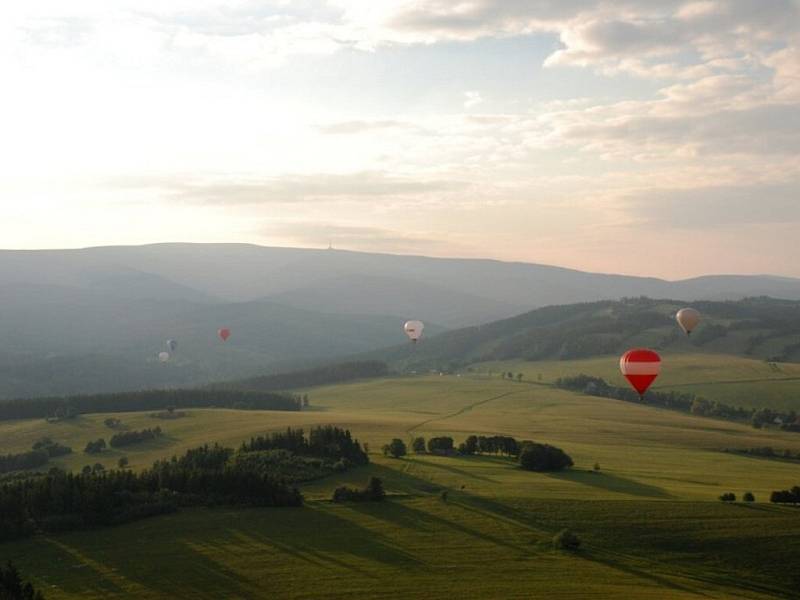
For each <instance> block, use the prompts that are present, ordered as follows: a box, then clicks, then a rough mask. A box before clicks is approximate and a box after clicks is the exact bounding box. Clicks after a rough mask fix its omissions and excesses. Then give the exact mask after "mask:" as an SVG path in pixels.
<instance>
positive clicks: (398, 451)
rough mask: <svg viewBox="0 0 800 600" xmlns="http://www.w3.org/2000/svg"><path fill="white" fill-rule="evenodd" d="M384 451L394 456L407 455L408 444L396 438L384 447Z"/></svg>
mask: <svg viewBox="0 0 800 600" xmlns="http://www.w3.org/2000/svg"><path fill="white" fill-rule="evenodd" d="M383 453H384V455H386V456H391V457H392V458H400V457H401V456H405V455H406V444H405V442H404V441H403V440H401V439H400V438H394V439H393V440H392V441H391V442H390V443H388V444H386V445H385V446H384V447H383Z"/></svg>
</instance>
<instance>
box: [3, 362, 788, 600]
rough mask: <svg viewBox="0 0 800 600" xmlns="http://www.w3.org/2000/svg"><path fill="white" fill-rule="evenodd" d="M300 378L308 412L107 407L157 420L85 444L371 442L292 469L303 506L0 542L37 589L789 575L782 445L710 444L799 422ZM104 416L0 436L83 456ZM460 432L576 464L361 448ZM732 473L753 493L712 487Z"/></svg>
mask: <svg viewBox="0 0 800 600" xmlns="http://www.w3.org/2000/svg"><path fill="white" fill-rule="evenodd" d="M686 360H687V361H689V362H691V359H689V358H687V359H686ZM586 364H589V361H587V363H586ZM596 364H597V366H598V368H601V365H602V364H603V361H597V363H596ZM559 365H561V366H563V367H564V368H567V369H569V372H570V373H575V372H579V370H577V371H576V367H575V363H541V364H533V365H532V364H531V363H528V364H527V367H528V368H529V370H527V371H526V370H525V367H526V365H525V364H520V365H509V364H508V363H506V364H505V367H507V368H506V370H514V371H515V372H519V371H522V372H524V373H526V378H528V379H530V380H536V375H537V374H538V373H539V372H541V373H543V380H544V381H549V380H551V379H552V378H554V377H557V376H558V375H559V374H560V373H559V371H558V368H559ZM496 368H497V370H499V366H498V367H496ZM717 368H718V371H717V372H713V365H709V366H708V369H711V370H712V371H711V374H709V372H702V373H700V374H699V376H698V377H699V381H702V380H703V378H706V377H717V373H719V374H721V375H729V374H730V370H729V371H726V370H725V368H724V365H721V366H718V367H717ZM598 373H601V374H602V373H605V371H604V372H599V371H598ZM684 376H685V377H687V378H688V377H689V374H685V375H684ZM742 378H744V379H747V377H742ZM711 381H716V379H712V380H711ZM678 383H679V382H678ZM309 395H310V398H311V403H312V410H309V411H306V412H302V413H287V412H269V411H263V412H257V411H228V410H189V411H188V412H189V416H187V417H186V418H183V419H177V420H174V421H161V420H157V419H153V418H151V417H149V416H148V415H146V414H135V413H132V414H121V415H116V416H119V417H120V418H122V420H123V422H124V423H125V424H126V425H127V426H128V427H130V428H131V429H139V428H142V427H153V426H155V425H160V426H161V427H162V428H163V429H164V430H165V432H166V434H167V435H166V436H165V437H164V438H162V439H160V440H158V441H157V442H153V443H149V444H144V445H140V446H130V447H128V448H126V449H125V451H124V452H117V451H114V452H109V453H108V454H103V455H101V457H100V458H99V462H103V463H105V464H106V465H107V466H112V465H113V464H115V463H116V460H117V459H118V458H119V456H122V455H125V456H127V457H129V459H130V461H131V465H132V466H133V467H134V468H140V467H144V466H146V465H149V464H150V463H151V462H152V461H153V460H154V459H156V458H161V457H164V456H169V455H172V454H177V453H180V452H182V450H183V449H185V448H187V447H193V446H197V445H198V444H201V443H204V442H207V441H220V442H224V443H226V444H231V445H235V444H237V443H238V442H240V441H241V440H243V439H245V438H247V437H249V436H251V435H253V434H255V433H263V432H265V431H268V430H272V429H279V428H283V427H286V426H288V425H292V426H304V427H308V426H310V425H312V424H325V423H332V424H337V425H340V426H346V427H349V428H350V429H351V430H353V432H354V433H355V435H356V436H357V437H358V438H359V439H360V440H361V441H364V442H367V443H368V444H369V445H370V447H371V459H372V461H373V464H372V465H370V466H369V467H363V468H360V469H356V470H352V471H350V472H348V473H345V474H343V475H340V476H335V477H330V478H327V479H323V480H319V481H316V482H313V483H311V484H308V485H306V486H305V487H304V493H305V496H306V499H307V503H306V506H305V507H304V508H299V509H290V508H285V509H237V510H232V509H224V508H218V509H192V510H182V511H181V512H179V513H178V514H176V515H169V516H163V517H157V518H152V519H148V520H144V521H139V522H135V523H131V524H128V525H124V526H120V527H115V528H108V529H102V530H96V531H83V532H73V533H68V534H62V535H50V536H44V535H43V536H38V537H35V538H32V539H28V540H24V541H21V542H15V543H7V544H3V545H0V559H3V560H4V559H6V558H13V559H14V561H15V562H16V563H18V565H19V566H20V568H21V569H22V570H23V572H25V573H26V574H27V575H29V576H30V577H32V578H33V579H34V581H35V582H36V583H38V584H40V585H42V586H43V588H44V590H45V591H46V592H47V595H48V598H109V597H112V598H113V597H116V598H125V597H130V598H163V597H175V598H187V599H188V598H209V599H211V598H257V597H264V598H298V599H299V598H344V597H353V596H354V595H360V596H361V597H365V598H396V597H407V598H430V597H437V596H443V595H447V596H454V597H457V596H460V595H469V596H470V597H478V598H597V597H613V598H785V597H793V596H792V594H793V593H795V592H793V591H792V590H798V589H800V587H798V586H800V578H799V577H798V576H797V572H798V567H800V558H798V557H799V556H800V513H798V511H797V510H796V509H793V508H791V507H778V506H773V505H770V504H769V503H767V502H766V500H767V497H768V494H769V492H770V491H771V490H774V489H783V488H786V487H790V486H792V485H797V484H800V462H792V461H782V460H766V459H757V458H750V457H744V456H739V455H734V454H726V453H723V452H721V450H722V449H724V448H749V447H754V446H768V445H769V446H773V447H775V448H780V449H783V448H788V449H791V450H793V451H795V452H796V451H800V434H792V433H786V432H781V431H778V430H775V429H769V430H755V429H752V428H751V427H749V426H746V425H742V424H738V423H732V422H726V421H719V420H712V419H706V418H700V417H693V416H690V415H684V414H681V413H677V412H672V411H666V410H659V409H654V408H650V407H646V406H641V405H637V404H631V403H624V402H619V401H616V400H608V399H603V398H595V397H589V396H583V395H580V394H574V393H570V392H566V391H563V390H556V389H553V388H552V387H549V386H546V385H530V384H526V383H524V382H523V383H512V382H508V381H502V380H500V379H499V378H498V377H493V378H489V377H486V376H485V375H470V376H468V375H462V376H460V377H458V376H455V375H453V376H441V377H440V376H420V377H405V378H395V379H381V380H374V381H363V382H356V383H351V384H346V385H337V386H329V387H321V388H315V389H311V390H309ZM104 418H105V415H88V416H83V417H80V418H78V419H76V420H75V421H68V422H61V423H55V424H48V423H45V422H44V421H20V422H10V423H2V424H0V440H2V443H1V445H0V451H2V452H10V451H18V450H23V449H26V448H29V447H30V444H32V443H33V441H35V440H36V439H37V438H38V437H41V436H42V435H49V436H50V437H52V438H53V439H54V440H55V441H58V442H60V443H65V444H68V445H71V446H72V447H73V448H74V449H76V450H77V451H78V452H77V453H75V454H73V455H71V456H68V457H65V458H64V459H59V461H56V464H62V465H63V466H66V467H68V468H80V467H81V466H82V465H84V464H93V463H94V462H97V461H98V459H97V458H96V457H94V456H91V457H90V456H87V455H84V454H82V452H81V451H80V450H81V449H82V448H83V446H84V445H85V444H86V442H87V441H88V440H90V439H94V438H97V437H106V438H108V437H110V434H111V433H112V432H111V430H109V429H108V428H106V427H105V426H104V425H103V419H104ZM472 433H477V434H481V433H486V434H494V433H498V434H507V435H513V436H515V437H517V438H519V439H533V440H536V441H541V442H548V443H552V444H555V445H557V446H560V447H562V448H564V449H565V450H566V451H567V452H568V453H569V454H570V455H571V456H572V457H573V459H574V460H575V463H576V465H575V467H574V468H573V469H572V470H571V471H568V472H564V473H559V474H539V473H530V472H525V471H521V470H520V469H518V468H517V467H516V465H515V464H514V463H513V461H511V460H508V459H504V458H499V457H492V456H478V457H459V458H447V457H435V456H427V455H421V456H409V457H407V458H405V459H398V460H393V459H387V458H384V457H383V456H381V455H380V454H379V453H378V449H379V448H380V447H381V446H382V445H383V444H384V443H386V442H387V441H389V439H391V438H392V437H401V438H404V439H406V440H410V439H411V438H412V437H413V436H415V435H423V436H426V437H429V436H431V435H440V434H449V435H453V436H454V437H455V438H456V440H457V441H461V440H462V439H463V438H464V437H466V436H467V435H469V434H472ZM596 462H597V463H599V464H600V472H599V473H594V472H592V466H593V465H594V464H595V463H596ZM370 475H378V476H379V477H381V478H382V479H383V480H384V481H385V484H386V488H387V491H388V492H389V494H390V496H389V498H388V500H387V501H386V502H384V503H381V504H367V505H359V504H347V505H335V504H332V503H331V502H330V501H329V500H328V499H329V498H330V494H331V492H332V490H333V489H334V488H335V487H336V486H338V485H340V484H341V483H342V482H348V483H353V484H361V483H363V482H364V481H365V480H366V479H367V478H368V477H369V476H370ZM445 489H446V490H448V491H449V498H448V501H447V502H445V501H443V500H442V499H441V498H440V492H441V491H442V490H445ZM748 490H750V491H753V492H754V493H755V495H756V498H757V500H758V502H757V503H755V504H753V505H745V504H742V503H737V504H733V505H725V504H723V503H721V502H719V501H718V500H717V499H716V498H717V496H718V495H719V494H720V493H722V492H724V491H733V492H735V493H736V494H737V495H738V496H741V494H742V493H743V492H744V491H748ZM564 527H569V528H571V529H573V530H574V531H576V532H577V533H578V535H580V536H581V538H582V539H583V542H584V548H583V549H582V550H581V551H579V552H578V553H574V554H570V553H564V552H560V551H555V550H553V549H552V547H551V544H550V543H549V540H550V539H551V538H552V536H553V534H554V533H556V532H557V531H559V530H560V529H562V528H564Z"/></svg>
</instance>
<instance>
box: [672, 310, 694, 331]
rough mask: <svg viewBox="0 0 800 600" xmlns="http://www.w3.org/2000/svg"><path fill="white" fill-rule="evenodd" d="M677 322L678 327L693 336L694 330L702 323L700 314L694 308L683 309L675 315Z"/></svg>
mask: <svg viewBox="0 0 800 600" xmlns="http://www.w3.org/2000/svg"><path fill="white" fill-rule="evenodd" d="M675 320H676V321H678V325H680V326H681V329H683V331H684V332H685V333H686V335H691V334H692V331H693V330H694V328H695V327H697V325H698V324H699V323H700V313H699V312H697V311H696V310H695V309H693V308H682V309H680V310H679V311H678V314H676V315H675Z"/></svg>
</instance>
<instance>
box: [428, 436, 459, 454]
mask: <svg viewBox="0 0 800 600" xmlns="http://www.w3.org/2000/svg"><path fill="white" fill-rule="evenodd" d="M428 452H430V453H431V454H452V453H453V452H455V447H454V446H453V438H451V437H449V436H439V437H432V438H431V439H429V440H428Z"/></svg>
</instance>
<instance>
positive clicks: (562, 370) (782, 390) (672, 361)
mask: <svg viewBox="0 0 800 600" xmlns="http://www.w3.org/2000/svg"><path fill="white" fill-rule="evenodd" d="M661 358H662V365H661V369H662V370H661V375H659V377H658V379H657V380H656V382H655V383H654V384H653V388H652V389H653V390H661V391H669V390H676V391H683V392H691V393H694V394H697V395H698V396H703V397H705V398H708V399H709V400H717V401H719V402H723V403H725V404H729V405H731V406H742V407H746V408H763V407H766V408H773V409H776V410H797V411H800V363H767V362H765V361H763V360H756V359H752V358H741V357H738V356H730V355H726V354H671V353H664V354H662V356H661ZM472 368H473V369H474V370H475V371H477V372H480V373H483V374H488V372H489V371H492V373H493V374H494V375H498V374H499V373H500V372H501V371H512V372H513V373H523V374H524V376H525V377H524V379H525V380H526V381H529V382H537V381H542V382H544V383H552V382H553V381H555V380H556V379H558V378H559V377H565V376H569V375H575V374H578V373H585V374H587V375H594V376H596V377H602V378H604V379H605V380H606V381H608V382H609V383H610V384H612V385H616V386H620V387H624V386H627V385H628V384H627V382H626V381H625V378H624V377H623V376H622V375H621V374H620V372H619V357H618V356H603V357H598V358H590V359H586V360H564V361H542V362H524V361H509V362H491V363H478V364H476V365H473V366H472ZM540 375H541V380H540V379H539V376H540Z"/></svg>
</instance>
